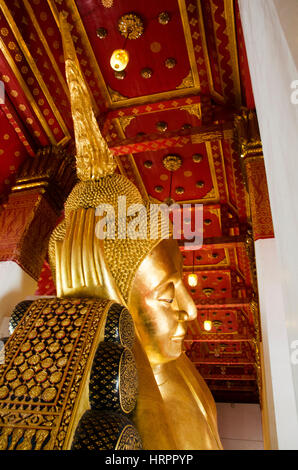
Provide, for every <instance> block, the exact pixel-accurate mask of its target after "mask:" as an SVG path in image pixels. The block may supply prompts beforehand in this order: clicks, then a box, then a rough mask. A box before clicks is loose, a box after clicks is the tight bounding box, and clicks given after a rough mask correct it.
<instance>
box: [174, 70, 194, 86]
mask: <svg viewBox="0 0 298 470" xmlns="http://www.w3.org/2000/svg"><path fill="white" fill-rule="evenodd" d="M193 86H194V80H193V74H192V71H191V70H190V71H189V73H188V74H187V75H186V77H185V78H184V79H183V80H182V82H181V83H180V85H178V86H176V89H177V90H178V89H180V88H192V87H193Z"/></svg>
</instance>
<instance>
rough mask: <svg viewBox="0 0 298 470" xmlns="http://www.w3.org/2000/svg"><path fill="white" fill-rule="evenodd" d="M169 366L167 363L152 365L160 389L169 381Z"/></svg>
mask: <svg viewBox="0 0 298 470" xmlns="http://www.w3.org/2000/svg"><path fill="white" fill-rule="evenodd" d="M167 365H168V363H167V362H166V363H164V364H151V367H152V370H153V374H154V377H155V380H156V383H157V385H158V386H159V387H160V386H161V385H164V384H165V383H166V382H168V380H169V371H168V367H167Z"/></svg>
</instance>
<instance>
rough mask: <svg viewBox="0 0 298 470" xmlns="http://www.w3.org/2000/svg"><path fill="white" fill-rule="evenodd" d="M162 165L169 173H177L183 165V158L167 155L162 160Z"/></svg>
mask: <svg viewBox="0 0 298 470" xmlns="http://www.w3.org/2000/svg"><path fill="white" fill-rule="evenodd" d="M162 164H163V166H164V168H165V169H166V170H168V171H177V170H179V168H180V167H181V165H182V158H181V157H180V155H166V156H165V157H164V158H163V160H162Z"/></svg>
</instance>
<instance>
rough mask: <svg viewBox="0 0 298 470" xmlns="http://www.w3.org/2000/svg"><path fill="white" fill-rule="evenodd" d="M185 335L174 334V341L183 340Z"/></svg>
mask: <svg viewBox="0 0 298 470" xmlns="http://www.w3.org/2000/svg"><path fill="white" fill-rule="evenodd" d="M184 336H185V335H180V336H172V338H171V339H172V340H173V341H183V339H184Z"/></svg>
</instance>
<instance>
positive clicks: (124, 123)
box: [119, 116, 135, 131]
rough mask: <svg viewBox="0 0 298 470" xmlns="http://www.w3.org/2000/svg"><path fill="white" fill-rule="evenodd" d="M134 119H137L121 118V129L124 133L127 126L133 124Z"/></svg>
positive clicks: (131, 117)
mask: <svg viewBox="0 0 298 470" xmlns="http://www.w3.org/2000/svg"><path fill="white" fill-rule="evenodd" d="M134 118H135V116H122V117H120V118H119V121H120V124H121V127H122V129H123V131H125V129H126V128H127V126H129V124H130V123H131V121H132V120H133V119H134Z"/></svg>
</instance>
